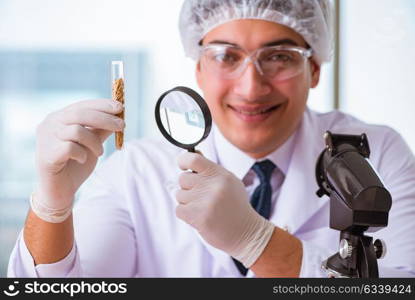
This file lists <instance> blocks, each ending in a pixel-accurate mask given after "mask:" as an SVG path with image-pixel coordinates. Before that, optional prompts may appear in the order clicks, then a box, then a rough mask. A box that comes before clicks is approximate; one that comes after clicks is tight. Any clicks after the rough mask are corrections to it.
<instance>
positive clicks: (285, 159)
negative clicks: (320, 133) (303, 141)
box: [212, 125, 297, 180]
mask: <svg viewBox="0 0 415 300" xmlns="http://www.w3.org/2000/svg"><path fill="white" fill-rule="evenodd" d="M212 131H213V138H214V143H215V146H216V151H217V159H218V163H219V164H220V165H222V166H223V167H224V168H225V169H227V170H229V171H231V172H232V173H233V174H234V175H235V176H236V177H238V178H239V179H240V180H242V179H243V178H244V177H245V175H246V174H247V173H248V172H249V170H250V169H251V168H252V166H253V164H254V163H255V162H256V161H262V160H264V159H269V160H271V161H272V162H273V163H274V164H275V165H276V166H277V167H278V168H279V169H280V170H281V171H282V172H283V173H284V175H286V174H287V172H288V168H289V165H290V160H291V154H292V153H293V150H294V146H295V136H296V133H297V130H296V131H295V132H294V134H292V135H291V136H290V137H289V138H288V139H287V140H286V141H285V142H284V144H282V145H281V146H280V147H279V148H278V149H276V150H275V151H274V152H272V153H270V154H269V155H267V156H266V157H264V158H261V159H258V160H255V159H253V158H251V157H250V156H248V155H246V154H245V153H244V152H242V151H241V150H240V149H238V148H237V147H235V146H234V145H232V143H230V142H229V141H228V140H227V139H226V138H225V137H224V136H223V135H222V133H221V132H220V130H219V129H218V128H217V126H215V125H213V126H212Z"/></svg>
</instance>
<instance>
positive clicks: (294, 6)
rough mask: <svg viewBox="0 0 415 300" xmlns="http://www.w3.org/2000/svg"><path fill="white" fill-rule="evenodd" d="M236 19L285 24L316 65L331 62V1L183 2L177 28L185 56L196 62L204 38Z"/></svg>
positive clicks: (194, 0) (227, 0)
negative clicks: (306, 47) (308, 49)
mask: <svg viewBox="0 0 415 300" xmlns="http://www.w3.org/2000/svg"><path fill="white" fill-rule="evenodd" d="M237 19H260V20H265V21H271V22H274V23H278V24H282V25H285V26H287V27H289V28H291V29H293V30H294V31H296V32H297V33H299V34H300V35H301V36H302V37H303V38H304V40H305V41H306V42H307V43H308V44H309V45H310V47H311V48H312V49H313V50H314V58H315V59H316V61H317V62H318V63H322V62H327V61H329V60H330V59H331V55H332V48H333V45H332V44H333V43H332V34H331V29H332V28H331V26H332V8H331V3H330V0H185V2H184V3H183V6H182V10H181V13H180V21H179V29H180V35H181V39H182V43H183V47H184V50H185V53H186V55H187V56H189V57H191V58H193V59H195V60H197V59H198V57H199V50H200V47H201V45H200V41H201V40H202V39H203V37H204V36H205V35H206V34H207V33H208V32H209V31H211V30H212V29H214V28H215V27H217V26H219V25H221V24H224V23H226V22H229V21H232V20H237Z"/></svg>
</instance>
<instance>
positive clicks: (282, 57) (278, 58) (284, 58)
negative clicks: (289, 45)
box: [267, 53, 292, 62]
mask: <svg viewBox="0 0 415 300" xmlns="http://www.w3.org/2000/svg"><path fill="white" fill-rule="evenodd" d="M291 60H292V57H291V55H289V54H285V53H274V54H271V55H269V56H268V57H267V61H273V62H289V61H291Z"/></svg>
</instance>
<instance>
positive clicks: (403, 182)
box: [8, 109, 415, 277]
mask: <svg viewBox="0 0 415 300" xmlns="http://www.w3.org/2000/svg"><path fill="white" fill-rule="evenodd" d="M326 130H330V131H331V132H333V133H342V134H361V133H363V132H365V133H366V134H367V136H368V139H369V144H370V148H371V156H370V161H371V163H372V165H373V166H374V168H375V169H376V170H377V171H378V173H379V174H380V176H381V177H382V179H383V181H384V183H385V186H386V188H387V189H388V190H389V192H390V193H391V195H392V198H393V204H392V209H391V211H390V213H389V224H388V227H386V228H384V229H382V230H380V231H378V232H376V233H375V234H373V235H372V236H373V237H374V238H382V239H384V240H385V242H386V244H387V246H388V253H387V255H386V257H385V258H384V259H382V260H379V261H378V263H379V272H380V276H381V277H394V276H399V277H409V276H415V255H414V253H415V235H414V234H413V232H415V158H414V156H413V154H412V152H411V151H410V149H409V148H408V146H407V145H406V143H405V142H404V141H403V139H402V138H401V136H400V135H399V134H398V133H396V132H395V131H394V130H392V129H391V128H389V127H386V126H378V125H369V124H366V123H364V122H362V121H359V120H357V119H355V118H353V117H352V116H350V115H347V114H344V113H341V112H338V111H333V112H330V113H326V114H320V113H316V112H313V111H311V110H309V109H307V110H306V111H305V113H304V116H303V119H302V122H301V124H300V125H299V127H298V129H297V131H296V132H295V134H293V135H292V136H291V137H290V138H289V139H288V140H287V142H286V143H285V144H284V145H282V146H281V147H280V148H279V149H277V150H276V151H275V152H273V153H271V154H270V155H269V156H267V158H268V159H270V160H271V161H273V162H274V163H275V164H276V165H277V166H278V168H279V169H280V170H281V171H282V172H275V171H274V173H273V176H272V178H271V181H272V182H271V184H272V186H273V195H272V212H271V216H270V221H271V222H273V223H274V224H275V225H276V226H279V227H281V228H284V229H286V230H288V231H289V232H290V233H291V234H293V235H295V236H296V237H297V238H298V239H300V241H301V242H302V246H303V258H302V265H301V272H300V276H301V277H324V276H326V274H325V273H324V272H322V270H321V262H322V261H323V260H325V259H326V258H328V257H329V256H331V255H333V254H334V253H335V252H337V251H338V246H339V234H340V232H339V231H336V230H333V229H330V228H329V201H328V197H326V196H323V197H322V198H318V197H317V196H316V191H317V189H318V187H317V184H316V179H315V164H316V161H317V158H318V156H319V155H320V153H321V152H322V150H323V149H324V140H323V134H324V132H325V131H326ZM198 149H199V150H201V151H202V153H203V154H204V155H205V157H207V158H208V159H210V160H212V161H214V162H216V163H219V164H221V165H222V166H224V167H225V168H226V169H228V170H229V171H231V172H233V173H234V174H235V176H237V177H238V178H239V179H241V180H243V181H244V183H245V185H246V186H247V191H248V193H252V192H253V190H254V188H255V187H256V185H258V180H257V179H256V178H255V176H254V174H253V173H252V171H251V170H250V168H251V167H252V165H253V164H254V163H255V160H254V159H252V158H250V157H248V156H247V155H245V154H244V153H242V152H241V151H240V150H239V149H237V148H235V147H234V146H233V145H232V144H230V143H229V142H228V141H227V140H226V139H225V138H224V137H223V136H222V135H221V133H220V132H219V130H217V129H216V128H214V130H213V132H212V133H211V135H210V136H209V137H208V138H207V139H206V140H205V141H204V142H202V143H201V145H200V147H198ZM180 151H183V150H181V149H179V148H177V147H175V146H173V145H170V144H169V143H168V142H167V141H164V140H154V139H142V140H136V141H132V142H130V143H128V144H127V145H126V147H125V148H124V149H123V150H122V151H117V152H116V153H114V154H113V155H112V156H111V157H110V158H108V159H107V160H106V161H104V162H103V163H102V164H101V165H100V166H99V167H98V168H97V169H96V170H95V171H94V173H93V175H91V177H90V178H89V179H88V181H87V183H86V184H85V187H84V189H83V194H82V195H81V197H80V200H79V201H78V202H77V203H76V205H75V209H74V213H73V215H74V227H75V243H74V247H73V248H72V251H71V252H70V253H69V255H68V256H67V257H65V258H64V259H62V260H61V261H59V262H56V263H53V264H44V265H42V264H41V265H37V266H35V265H34V263H33V258H32V257H31V255H30V253H29V251H28V249H27V247H26V245H25V242H24V239H23V238H22V234H20V236H19V238H18V240H17V242H16V245H15V248H14V249H13V252H12V254H11V257H10V262H9V269H8V275H9V276H11V277H14V276H17V277H65V276H70V277H80V276H85V277H240V276H241V275H240V273H239V271H238V269H237V268H236V266H235V264H234V263H233V261H232V259H231V257H230V256H229V255H228V254H226V253H224V252H223V251H221V250H218V249H215V248H214V247H212V246H210V245H209V244H207V243H206V242H205V241H204V240H203V239H202V238H201V237H200V236H199V234H198V233H197V231H196V230H194V229H193V228H192V227H191V226H189V225H188V224H186V223H184V222H183V221H181V220H180V219H178V218H177V217H176V215H175V208H176V205H177V203H176V199H175V196H174V194H175V190H176V189H177V188H178V184H177V178H178V175H179V174H180V172H181V170H180V169H179V168H178V166H177V163H176V157H177V156H178V154H179V152H180ZM279 180H280V181H281V182H282V185H281V187H279V184H278V181H279ZM247 276H248V277H254V276H255V275H254V274H253V272H252V271H249V272H248V274H247Z"/></svg>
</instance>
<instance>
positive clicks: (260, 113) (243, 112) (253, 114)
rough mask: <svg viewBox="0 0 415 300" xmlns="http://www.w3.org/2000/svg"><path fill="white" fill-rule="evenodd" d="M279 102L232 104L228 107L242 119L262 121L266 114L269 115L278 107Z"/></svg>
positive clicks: (266, 116)
mask: <svg viewBox="0 0 415 300" xmlns="http://www.w3.org/2000/svg"><path fill="white" fill-rule="evenodd" d="M280 106H281V104H278V105H267V106H252V107H251V106H232V105H228V107H229V108H230V109H231V110H233V111H234V112H235V113H236V115H237V116H238V117H240V118H241V119H243V120H244V121H251V122H253V121H263V120H265V119H266V118H268V116H270V115H271V113H272V112H274V111H276V110H277V109H278V108H280Z"/></svg>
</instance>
